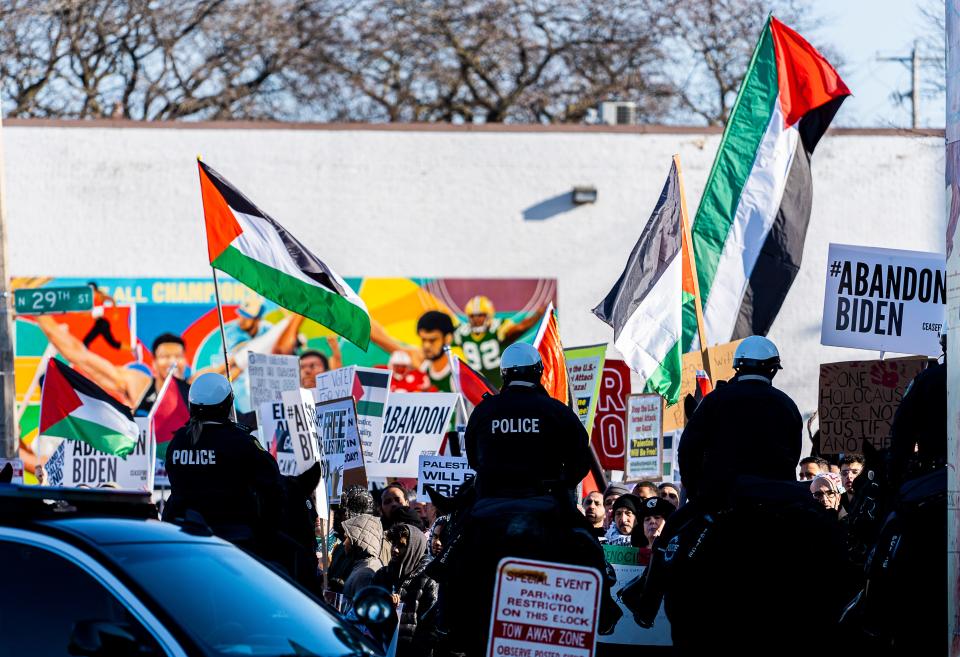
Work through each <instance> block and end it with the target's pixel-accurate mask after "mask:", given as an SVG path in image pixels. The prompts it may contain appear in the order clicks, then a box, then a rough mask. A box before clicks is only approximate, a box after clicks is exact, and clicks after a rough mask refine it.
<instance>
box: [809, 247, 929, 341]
mask: <svg viewBox="0 0 960 657" xmlns="http://www.w3.org/2000/svg"><path fill="white" fill-rule="evenodd" d="M945 268H946V265H945V261H944V256H943V255H942V254H939V253H925V252H922V251H900V250H897V249H879V248H871V247H865V246H848V245H845V244H831V245H830V252H829V256H828V258H827V272H826V274H827V283H826V291H825V292H824V296H823V324H822V326H821V329H820V342H821V344H825V345H832V346H834V347H854V348H858V349H872V350H876V351H889V352H895V353H901V354H922V355H926V356H939V355H940V332H941V331H942V330H943V322H944V315H945V310H946V302H947V284H946V271H945Z"/></svg>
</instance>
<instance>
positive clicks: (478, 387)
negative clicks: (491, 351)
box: [446, 347, 499, 406]
mask: <svg viewBox="0 0 960 657" xmlns="http://www.w3.org/2000/svg"><path fill="white" fill-rule="evenodd" d="M446 351H447V358H448V359H449V360H450V365H451V371H452V377H453V385H454V390H455V391H456V392H459V393H460V394H461V395H463V398H464V399H466V400H467V401H468V402H470V403H471V404H473V405H474V406H476V405H477V404H479V403H480V402H482V401H483V396H484V395H487V394H489V395H495V394H497V393H498V392H499V391H498V390H497V387H496V386H495V385H493V384H492V383H490V381H488V380H487V378H486V377H485V376H483V375H482V374H480V372H478V371H476V370H475V369H473V368H472V367H470V365H468V364H467V362H466V361H465V360H463V359H462V358H460V357H459V356H457V355H456V354H455V353H453V352H452V351H450V348H449V347H447V350H446Z"/></svg>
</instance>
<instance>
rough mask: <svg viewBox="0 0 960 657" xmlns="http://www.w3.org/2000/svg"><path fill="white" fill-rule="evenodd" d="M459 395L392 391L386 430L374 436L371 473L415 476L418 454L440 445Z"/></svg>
mask: <svg viewBox="0 0 960 657" xmlns="http://www.w3.org/2000/svg"><path fill="white" fill-rule="evenodd" d="M458 397H459V395H457V394H456V393H452V392H407V393H400V392H398V393H394V394H392V395H390V402H389V404H388V406H387V410H386V411H385V412H384V415H383V433H382V435H381V436H380V440H379V441H377V440H376V439H374V445H373V447H374V460H372V461H368V462H367V476H368V477H416V476H417V466H418V463H419V462H418V457H419V456H420V455H421V454H426V455H433V454H436V453H437V451H438V450H439V449H440V445H441V443H442V442H443V436H444V434H445V433H446V431H447V427H449V426H450V414H451V413H452V412H453V407H454V406H455V405H456V403H457V398H458Z"/></svg>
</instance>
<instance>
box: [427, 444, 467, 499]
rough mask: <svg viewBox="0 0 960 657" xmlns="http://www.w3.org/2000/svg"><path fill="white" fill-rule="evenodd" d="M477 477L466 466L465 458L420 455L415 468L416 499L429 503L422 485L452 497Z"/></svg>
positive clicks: (428, 496)
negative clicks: (427, 485) (428, 485)
mask: <svg viewBox="0 0 960 657" xmlns="http://www.w3.org/2000/svg"><path fill="white" fill-rule="evenodd" d="M476 476H477V473H476V472H474V471H473V470H471V469H470V466H469V465H467V458H466V457H465V456H439V455H433V456H425V455H423V454H421V455H420V458H419V465H418V467H417V499H418V500H420V501H421V502H429V501H430V493H428V492H427V489H426V488H425V487H424V484H430V486H432V487H433V489H434V490H435V491H437V492H438V493H440V494H441V495H443V496H444V497H453V496H454V495H456V494H457V491H458V490H460V487H461V486H463V484H464V483H466V482H468V481H470V480H471V479H473V478H474V477H476Z"/></svg>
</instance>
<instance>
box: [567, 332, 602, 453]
mask: <svg viewBox="0 0 960 657" xmlns="http://www.w3.org/2000/svg"><path fill="white" fill-rule="evenodd" d="M606 354H607V345H605V344H598V345H593V346H591V347H571V348H570V349H564V350H563V355H564V359H565V360H566V363H567V380H568V381H569V382H570V391H571V392H572V393H573V398H574V400H575V401H576V403H577V415H579V416H580V421H581V422H583V426H584V427H585V428H586V430H587V433H588V434H589V433H590V432H592V431H593V421H594V417H595V415H596V412H597V396H598V395H599V393H600V380H601V375H602V373H603V360H604V358H605V357H606Z"/></svg>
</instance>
